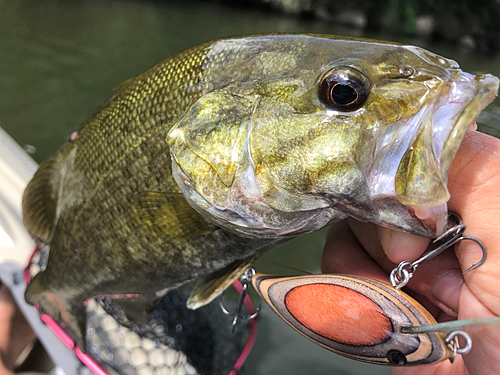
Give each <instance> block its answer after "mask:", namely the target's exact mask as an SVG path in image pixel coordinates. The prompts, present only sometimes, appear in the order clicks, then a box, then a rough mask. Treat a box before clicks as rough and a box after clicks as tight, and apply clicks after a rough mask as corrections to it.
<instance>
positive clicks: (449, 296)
mask: <svg viewBox="0 0 500 375" xmlns="http://www.w3.org/2000/svg"><path fill="white" fill-rule="evenodd" d="M448 188H449V190H450V194H451V198H450V201H449V202H448V209H449V210H450V211H454V212H456V213H458V214H459V215H460V216H461V217H462V219H463V222H464V224H465V225H466V227H467V229H466V231H465V234H466V235H470V236H474V237H476V238H478V239H480V240H481V241H482V242H483V243H484V244H485V246H486V249H487V251H488V256H487V259H486V262H485V263H484V264H483V265H481V266H480V267H479V268H477V269H475V270H473V271H471V272H469V273H467V274H466V275H462V271H463V270H466V269H467V268H469V267H470V266H471V265H472V264H474V263H477V262H478V261H479V259H481V250H480V248H479V247H478V245H477V244H475V243H474V242H472V241H462V242H460V243H458V244H456V245H455V252H453V251H452V250H451V249H450V250H446V251H444V252H443V253H442V254H440V255H439V256H437V257H436V258H434V259H432V260H430V261H427V262H424V263H422V264H421V265H420V266H419V268H418V270H417V271H416V272H415V274H414V276H413V278H412V279H411V280H410V282H409V283H408V284H407V288H408V289H409V290H410V292H409V293H410V294H411V295H412V296H413V297H414V298H416V299H417V300H418V301H419V302H420V303H422V304H423V305H424V306H425V307H426V308H427V309H428V310H429V312H431V313H432V314H433V315H434V317H435V318H436V320H437V321H438V322H440V321H447V320H452V319H470V318H483V317H493V316H500V230H499V229H498V220H499V218H500V140H498V139H496V138H493V137H490V136H488V135H485V134H482V133H478V132H474V131H469V132H467V134H466V136H465V138H464V140H463V141H462V144H461V146H460V149H459V151H458V153H457V155H456V157H455V160H454V161H453V164H452V166H451V169H450V173H449V178H448ZM429 242H430V240H429V239H426V238H422V237H417V236H413V235H410V234H407V233H402V232H398V231H393V230H390V229H387V228H382V227H378V226H376V225H374V224H370V223H360V222H358V221H356V220H353V219H348V220H347V221H343V222H339V223H336V224H334V225H333V226H332V227H331V229H330V230H329V232H328V237H327V241H326V245H325V249H324V252H323V258H322V271H323V272H325V273H344V274H354V275H362V276H367V277H372V278H374V279H378V280H381V281H385V282H388V280H389V277H388V275H389V273H390V271H391V270H392V269H393V268H394V267H395V266H396V265H397V264H398V263H399V262H401V261H403V260H411V261H412V260H415V259H417V258H418V257H419V256H420V255H421V254H422V253H424V252H425V250H426V248H427V246H428V245H429ZM405 290H406V289H405ZM468 333H469V334H470V335H471V338H472V350H471V351H470V352H469V354H467V355H464V356H460V355H457V358H456V359H455V362H454V363H453V364H451V363H450V362H449V361H444V362H441V363H438V364H435V365H431V366H425V367H407V368H406V367H399V368H396V367H394V368H392V372H393V374H404V375H416V374H426V375H429V374H439V375H442V374H453V375H460V374H474V375H475V374H500V325H489V326H479V327H478V326H476V327H474V328H471V329H470V330H468Z"/></svg>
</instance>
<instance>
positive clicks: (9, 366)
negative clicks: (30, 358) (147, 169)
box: [0, 285, 36, 375]
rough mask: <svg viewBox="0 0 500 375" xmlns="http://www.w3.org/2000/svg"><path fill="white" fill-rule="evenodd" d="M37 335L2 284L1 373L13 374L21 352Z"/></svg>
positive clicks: (0, 292) (0, 297)
mask: <svg viewBox="0 0 500 375" xmlns="http://www.w3.org/2000/svg"><path fill="white" fill-rule="evenodd" d="M35 339H36V336H35V334H34V333H33V331H32V330H31V327H30V326H29V325H28V323H27V322H26V319H25V318H24V316H23V314H22V313H21V311H20V310H19V308H18V307H17V305H16V302H15V301H14V298H13V297H12V295H11V294H10V291H9V289H8V288H7V287H6V286H5V285H2V286H0V375H12V374H13V370H14V364H15V362H16V359H17V358H18V357H19V355H20V354H21V352H22V351H23V350H24V348H26V347H27V346H28V345H29V344H30V343H31V342H33V341H35Z"/></svg>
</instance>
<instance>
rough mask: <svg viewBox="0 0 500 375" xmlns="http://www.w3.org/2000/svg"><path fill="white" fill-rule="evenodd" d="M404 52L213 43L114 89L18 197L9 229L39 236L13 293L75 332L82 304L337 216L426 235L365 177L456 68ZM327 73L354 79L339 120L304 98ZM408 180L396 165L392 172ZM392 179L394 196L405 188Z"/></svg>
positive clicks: (363, 46)
mask: <svg viewBox="0 0 500 375" xmlns="http://www.w3.org/2000/svg"><path fill="white" fill-rule="evenodd" d="M412 48H413V49H412ZM412 48H408V47H404V46H399V45H394V44H390V43H383V42H374V41H364V40H357V39H337V38H335V37H329V36H312V35H261V36H250V37H241V38H232V39H223V40H218V41H212V42H208V43H205V44H202V45H199V46H196V47H194V48H191V49H188V50H186V51H184V52H181V53H179V54H176V55H174V56H171V57H169V58H167V59H166V60H164V61H162V62H161V63H159V64H158V65H156V66H154V67H153V68H151V69H149V70H147V71H146V72H144V73H143V74H141V75H139V76H138V77H135V78H133V79H130V80H128V81H126V82H125V83H123V84H122V85H120V86H119V87H118V88H117V92H116V93H115V95H114V96H113V97H112V98H111V99H110V100H109V101H108V102H107V103H105V104H104V105H103V106H102V107H100V108H99V109H98V110H97V111H96V113H95V114H94V115H93V116H92V117H91V118H90V119H89V121H87V122H85V123H83V124H82V125H81V126H80V127H79V129H78V137H77V138H76V139H75V140H74V141H71V142H69V143H68V144H67V145H66V146H64V147H63V148H62V149H61V150H60V151H58V153H56V154H55V155H53V156H52V157H51V158H50V159H48V160H47V161H46V162H45V163H43V164H42V165H41V166H40V169H39V171H38V172H37V173H36V174H35V176H34V178H33V180H32V181H31V182H30V184H29V185H28V187H27V189H26V191H25V194H24V198H23V216H24V222H25V225H26V227H27V228H28V230H29V231H30V232H31V233H32V235H33V236H34V237H37V238H38V239H40V241H41V242H44V243H50V256H49V260H48V264H47V268H46V270H45V271H43V272H42V273H40V274H39V276H37V277H36V278H35V279H34V281H33V282H32V283H31V284H30V285H29V286H28V289H27V293H26V299H27V300H28V302H30V303H33V304H34V303H37V302H38V303H40V307H41V308H42V309H43V310H44V311H46V312H48V313H49V314H50V315H52V316H53V317H55V318H56V319H59V320H63V321H64V322H65V323H66V324H67V326H68V327H69V329H70V330H71V331H72V332H73V333H74V334H75V336H76V337H77V338H78V333H77V331H78V328H77V326H78V325H80V329H82V327H81V325H82V322H81V320H79V318H77V319H76V320H75V318H74V316H77V315H78V314H80V315H81V311H82V306H83V302H84V301H85V300H86V299H88V298H90V297H93V296H98V295H119V294H127V293H137V294H142V295H151V294H153V293H155V292H156V291H159V290H164V289H167V288H173V287H176V286H178V285H180V284H182V283H184V282H186V281H189V280H193V279H198V278H200V277H204V276H207V275H209V274H211V273H213V272H215V271H217V270H220V269H221V268H223V267H225V266H227V265H229V264H230V263H232V262H234V261H237V260H241V259H245V258H252V257H253V256H255V255H259V254H261V253H262V252H264V251H266V250H268V249H269V248H271V247H274V246H275V245H276V244H278V243H280V242H283V241H284V240H285V239H286V238H288V237H294V236H297V235H299V234H301V233H305V232H310V231H312V230H315V229H318V228H319V227H321V226H324V225H326V224H327V223H328V222H331V221H335V220H339V219H342V218H344V217H346V216H347V215H351V216H354V217H356V218H358V219H361V220H369V221H373V222H375V223H378V224H382V225H387V226H390V227H397V228H400V229H403V230H407V231H410V232H412V233H415V234H420V235H426V236H433V235H435V233H436V232H437V231H439V229H436V221H434V222H430V221H426V220H422V219H420V218H418V217H416V215H415V214H414V213H413V212H412V210H408V207H407V204H412V202H411V201H410V202H409V203H406V205H405V204H402V203H400V202H398V199H396V197H395V196H394V194H393V196H389V195H388V196H384V194H380V195H377V196H376V197H375V198H373V194H372V193H371V192H370V189H371V187H370V186H369V183H368V182H367V181H369V178H367V175H369V174H370V173H372V172H371V169H373V168H372V167H373V166H374V165H376V163H377V162H376V160H375V159H376V157H375V156H373V157H372V156H370V155H375V154H377V147H378V148H380V147H382V146H380V145H378V146H377V144H376V143H374V142H373V139H377V138H380V134H381V133H379V131H380V129H383V128H384V127H385V126H388V124H394V123H397V122H398V121H399V120H404V119H407V118H411V117H412V116H415V114H417V113H420V112H419V111H421V110H422V108H424V107H425V106H426V105H428V104H429V103H430V102H431V101H433V100H434V101H435V100H437V99H436V98H437V97H438V96H439V92H440V90H441V89H442V87H443V86H444V85H445V83H446V82H447V81H449V80H450V79H451V78H450V77H452V76H454V75H458V74H459V70H458V67H457V65H456V63H454V62H453V61H450V60H446V59H443V58H440V57H438V56H436V55H434V54H432V53H429V52H427V51H424V50H421V49H417V48H414V47H412ZM337 65H346V66H352V67H355V68H356V69H358V70H359V71H361V72H363V74H364V75H365V76H366V77H368V79H369V82H370V88H371V91H370V94H369V96H368V100H367V102H366V103H365V105H364V106H363V107H362V108H361V109H360V110H358V111H356V112H355V115H352V114H343V113H339V112H337V111H332V110H331V108H329V107H328V106H327V105H325V104H324V103H323V102H322V101H321V100H319V99H318V84H319V81H320V79H321V77H322V76H323V75H324V73H325V72H327V71H328V70H329V69H331V68H332V67H333V66H337ZM406 66H412V67H413V68H414V69H415V71H416V72H417V73H416V74H415V77H413V78H412V79H410V78H408V77H406V76H405V75H404V74H403V73H401V67H406ZM414 133H415V132H414ZM383 134H386V133H383ZM412 134H413V133H412ZM411 137H413V138H412V140H410V141H408V142H409V143H410V144H411V142H413V141H415V140H418V139H417V135H415V134H413V135H411ZM388 142H395V141H394V139H392V138H391V140H390V141H388ZM326 146H328V150H329V151H325V150H326V149H327V148H326ZM384 147H386V146H384ZM454 147H455V146H454ZM455 148H458V146H456V147H455ZM417 149H418V147H417ZM384 150H385V149H382V151H381V152H380V153H381V154H384V152H385V151H384ZM404 151H406V148H405V150H404ZM455 151H456V150H455ZM172 152H173V154H172ZM402 153H404V152H403V151H402ZM401 157H402V154H401V155H400V159H401ZM407 159H408V160H410V159H411V158H409V157H407ZM377 160H378V159H377ZM391 160H392V159H391ZM411 160H413V159H411ZM399 163H400V160H398V161H397V164H396V165H395V168H396V169H397V166H398V165H399ZM379 164H383V161H380V160H379ZM172 166H173V168H174V171H172ZM448 167H449V166H447V167H446V168H448ZM446 168H444V169H445V170H444V175H446V174H447V169H446ZM393 169H394V168H393ZM244 171H250V172H251V173H253V174H252V176H251V177H250V178H249V179H247V178H246V177H245V176H246V175H245V173H243V172H244ZM412 171H413V169H412V164H411V163H410V162H409V161H407V165H406V168H405V169H404V173H405V176H411V173H412ZM250 172H249V173H250ZM445 178H446V177H444V179H445ZM421 180H422V179H421ZM248 181H250V183H249V182H248ZM252 181H257V183H258V190H259V194H260V195H259V196H255V200H254V201H252V198H253V197H254V196H253V194H254V191H253V190H252V189H253V187H252V186H254V185H252V184H253V182H252ZM398 181H400V184H401V185H402V188H401V189H400V190H401V191H402V192H403V193H401V194H402V195H404V194H405V193H404V192H405V188H406V187H407V185H408V184H407V183H406V181H407V179H406V178H405V177H402V178H401V177H400V178H399V180H398ZM401 181H402V182H401ZM419 181H420V180H419ZM426 181H427V180H426V179H425V178H423V182H422V184H423V183H427V182H426ZM442 182H443V181H441V180H440V183H442ZM435 186H438V188H436V189H435V190H436V192H435V195H436V196H437V197H436V202H437V203H436V204H438V203H439V204H440V203H442V200H443V197H442V195H443V192H442V191H441V190H439V189H440V188H442V186H441V185H439V184H437V185H436V183H434V182H433V181H430V182H429V183H427V185H425V186H424V187H425V188H427V187H430V189H431V190H432V189H433V188H434V187H435ZM444 189H445V193H444V195H446V193H447V191H446V187H445V186H444ZM444 195H443V196H444ZM228 197H231V199H235V201H233V202H232V203H231V204H229V203H228ZM186 199H187V201H188V202H189V204H190V205H191V206H192V207H194V208H195V209H196V210H195V209H193V208H191V206H190V205H188V203H187V202H186ZM408 199H410V198H408ZM410 200H411V199H410ZM235 202H236V203H235ZM255 202H257V203H255ZM374 202H375V203H374ZM417 204H418V202H417ZM269 207H270V208H269ZM221 212H222V213H221ZM277 213H279V214H277ZM200 214H201V215H200ZM207 219H208V220H207ZM66 310H67V311H66ZM68 313H69V315H68ZM80 339H81V338H80Z"/></svg>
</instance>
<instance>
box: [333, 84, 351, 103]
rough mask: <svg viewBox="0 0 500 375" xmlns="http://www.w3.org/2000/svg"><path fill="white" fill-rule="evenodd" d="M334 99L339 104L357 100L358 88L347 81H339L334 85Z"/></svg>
mask: <svg viewBox="0 0 500 375" xmlns="http://www.w3.org/2000/svg"><path fill="white" fill-rule="evenodd" d="M330 95H331V98H332V100H333V101H334V102H335V103H337V104H339V105H348V104H351V103H353V102H355V101H356V99H357V98H358V94H357V93H356V90H355V89H354V88H353V87H352V86H350V85H347V84H345V83H337V84H336V85H335V86H333V87H332V91H331V94H330Z"/></svg>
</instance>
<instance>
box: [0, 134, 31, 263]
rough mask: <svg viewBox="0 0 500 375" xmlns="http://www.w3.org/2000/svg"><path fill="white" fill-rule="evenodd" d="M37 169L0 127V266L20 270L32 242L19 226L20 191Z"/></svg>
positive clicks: (29, 252) (22, 227) (28, 253)
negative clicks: (7, 264)
mask: <svg viewBox="0 0 500 375" xmlns="http://www.w3.org/2000/svg"><path fill="white" fill-rule="evenodd" d="M37 168H38V164H37V163H36V162H35V161H34V160H33V159H32V158H31V156H29V155H28V153H27V152H26V151H25V150H24V149H23V148H22V147H21V146H20V145H19V144H18V143H17V142H16V141H15V140H14V139H13V138H12V137H11V136H10V135H9V134H8V133H7V132H6V131H5V130H3V129H2V128H1V127H0V263H4V262H14V263H16V264H18V265H20V266H22V267H24V266H25V265H26V264H27V262H28V259H29V257H30V255H31V253H32V252H33V250H34V247H35V242H34V241H33V239H32V238H31V236H30V235H29V233H28V232H27V231H26V229H25V228H24V225H23V220H22V213H21V200H22V196H23V191H24V188H25V187H26V185H27V184H28V182H29V180H30V179H31V177H32V176H33V174H34V173H35V171H36V169H37Z"/></svg>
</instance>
